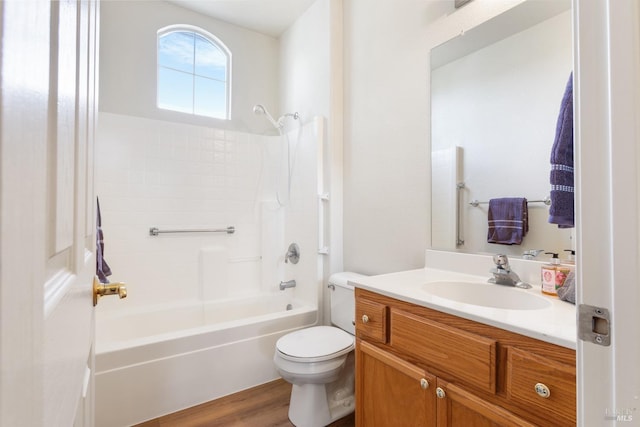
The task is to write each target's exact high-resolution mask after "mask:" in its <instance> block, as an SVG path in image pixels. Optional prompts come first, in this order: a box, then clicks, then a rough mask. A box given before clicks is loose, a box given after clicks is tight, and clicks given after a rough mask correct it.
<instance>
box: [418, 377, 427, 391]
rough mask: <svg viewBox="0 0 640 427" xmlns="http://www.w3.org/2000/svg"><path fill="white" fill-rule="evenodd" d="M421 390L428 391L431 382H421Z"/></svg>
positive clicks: (423, 380)
mask: <svg viewBox="0 0 640 427" xmlns="http://www.w3.org/2000/svg"><path fill="white" fill-rule="evenodd" d="M420 388H422V389H423V390H426V389H428V388H429V381H427V379H426V378H422V379H421V380H420Z"/></svg>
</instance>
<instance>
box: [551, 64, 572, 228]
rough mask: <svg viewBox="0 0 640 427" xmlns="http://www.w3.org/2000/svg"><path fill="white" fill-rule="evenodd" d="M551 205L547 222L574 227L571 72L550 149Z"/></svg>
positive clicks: (562, 226) (564, 226)
mask: <svg viewBox="0 0 640 427" xmlns="http://www.w3.org/2000/svg"><path fill="white" fill-rule="evenodd" d="M550 182H551V195H550V198H551V207H550V208H549V222H550V223H551V224H558V227H559V228H572V227H573V226H574V211H573V73H571V74H570V75H569V81H568V82H567V87H566V89H565V92H564V96H563V97H562V103H561V104H560V114H559V116H558V123H557V125H556V136H555V140H554V142H553V147H552V148H551V174H550Z"/></svg>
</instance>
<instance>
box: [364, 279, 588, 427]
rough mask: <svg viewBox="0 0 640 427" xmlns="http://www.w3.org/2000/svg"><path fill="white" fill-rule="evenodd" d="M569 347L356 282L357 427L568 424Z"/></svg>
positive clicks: (572, 413)
mask: <svg viewBox="0 0 640 427" xmlns="http://www.w3.org/2000/svg"><path fill="white" fill-rule="evenodd" d="M575 357H576V356H575V351H574V350H572V349H569V348H566V347H562V346H559V345H555V344H550V343H548V342H544V341H540V340H537V339H533V338H530V337H527V336H523V335H520V334H517V333H514V332H511V331H507V330H503V329H500V328H497V327H493V326H488V325H485V324H482V323H478V322H475V321H472V320H467V319H463V318H461V317H457V316H454V315H451V314H447V313H443V312H440V311H437V310H433V309H430V308H427V307H423V306H420V305H416V304H412V303H408V302H404V301H401V300H398V299H395V298H391V297H388V296H383V295H381V294H378V293H375V292H371V291H368V290H365V289H361V288H356V426H359V427H376V426H380V427H389V426H402V427H407V426H438V427H443V426H464V427H471V426H496V425H498V426H550V425H553V426H574V425H575V424H576V369H575V366H576V360H575Z"/></svg>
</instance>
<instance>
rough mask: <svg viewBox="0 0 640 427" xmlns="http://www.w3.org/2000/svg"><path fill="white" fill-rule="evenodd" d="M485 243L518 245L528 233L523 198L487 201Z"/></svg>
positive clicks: (527, 219) (527, 215)
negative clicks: (487, 224) (487, 222)
mask: <svg viewBox="0 0 640 427" xmlns="http://www.w3.org/2000/svg"><path fill="white" fill-rule="evenodd" d="M487 216H488V219H489V232H488V233H487V242H489V243H498V244H501V245H519V244H521V243H522V238H523V237H524V236H525V235H526V234H527V231H529V211H528V209H527V199H525V198H524V197H505V198H503V199H491V200H489V212H488V215H487Z"/></svg>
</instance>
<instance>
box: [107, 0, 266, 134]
mask: <svg viewBox="0 0 640 427" xmlns="http://www.w3.org/2000/svg"><path fill="white" fill-rule="evenodd" d="M175 24H190V25H196V26H199V27H201V28H203V29H205V30H207V31H209V32H210V33H212V34H214V35H215V36H216V37H218V38H219V39H220V40H221V41H222V42H223V43H224V44H225V45H226V46H227V47H228V48H229V49H230V50H231V52H232V72H233V77H232V78H233V82H232V85H233V88H232V92H231V120H230V121H225V120H218V119H212V118H206V117H198V116H193V115H190V114H182V113H177V112H173V111H166V110H160V109H158V108H156V67H157V65H156V45H157V32H158V30H159V29H161V28H163V27H165V26H167V25H175ZM100 32H101V36H100V111H106V112H110V113H116V114H126V115H132V116H139V117H147V118H151V119H157V120H169V121H180V122H183V123H191V124H196V125H203V126H213V127H216V128H220V129H234V130H241V131H251V132H259V133H261V132H264V131H266V130H267V129H269V127H267V126H266V125H268V123H265V122H266V121H265V120H264V117H258V116H256V115H254V114H253V112H252V107H253V105H254V104H257V103H261V104H264V105H266V106H272V105H273V106H276V105H278V99H279V96H278V91H279V88H278V81H279V77H278V76H279V75H278V73H279V43H278V40H277V39H275V38H273V37H270V36H267V35H264V34H261V33H257V32H255V31H250V30H247V29H245V28H241V27H238V26H235V25H231V24H228V23H225V22H222V21H219V20H216V19H213V18H210V17H207V16H204V15H201V14H198V13H195V12H192V11H190V10H187V9H184V8H182V7H179V6H176V5H174V4H171V3H167V2H165V1H160V0H153V1H105V2H102V3H101V25H100ZM269 130H272V129H269Z"/></svg>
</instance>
